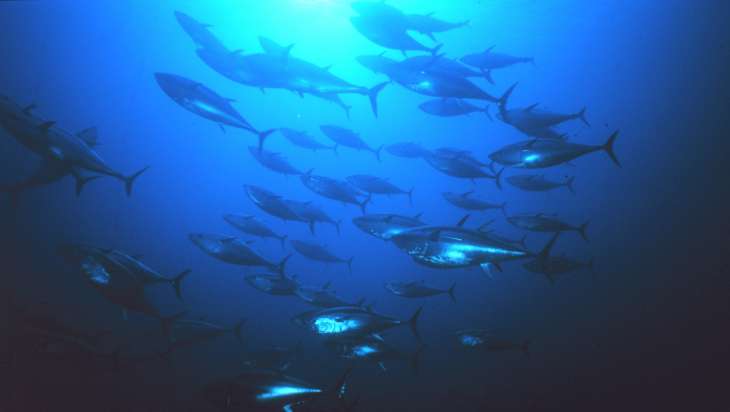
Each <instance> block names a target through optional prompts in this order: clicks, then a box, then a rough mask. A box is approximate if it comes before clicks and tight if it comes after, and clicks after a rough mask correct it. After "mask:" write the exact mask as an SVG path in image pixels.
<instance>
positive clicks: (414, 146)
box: [385, 142, 429, 159]
mask: <svg viewBox="0 0 730 412" xmlns="http://www.w3.org/2000/svg"><path fill="white" fill-rule="evenodd" d="M385 150H386V151H387V152H388V153H390V154H392V155H393V156H398V157H404V158H407V159H418V158H422V157H424V156H426V155H428V153H429V151H428V150H426V149H424V148H423V146H421V145H420V144H418V143H414V142H402V143H393V144H391V145H388V146H386V147H385Z"/></svg>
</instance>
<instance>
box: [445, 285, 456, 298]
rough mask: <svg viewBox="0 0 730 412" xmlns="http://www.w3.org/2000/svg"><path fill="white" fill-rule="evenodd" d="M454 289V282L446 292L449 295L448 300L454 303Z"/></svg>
mask: <svg viewBox="0 0 730 412" xmlns="http://www.w3.org/2000/svg"><path fill="white" fill-rule="evenodd" d="M455 287H456V282H454V283H453V284H452V285H451V287H450V288H449V289H448V290H447V291H446V292H447V293H448V294H449V298H450V299H451V301H452V302H454V303H456V295H454V288H455Z"/></svg>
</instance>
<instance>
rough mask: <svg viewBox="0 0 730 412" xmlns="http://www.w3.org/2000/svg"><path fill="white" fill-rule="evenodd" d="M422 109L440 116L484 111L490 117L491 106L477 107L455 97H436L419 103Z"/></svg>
mask: <svg viewBox="0 0 730 412" xmlns="http://www.w3.org/2000/svg"><path fill="white" fill-rule="evenodd" d="M418 108H420V109H421V110H422V111H424V112H426V113H428V114H431V115H434V116H440V117H454V116H463V115H465V114H470V113H474V112H480V113H484V114H485V115H486V116H487V117H489V118H490V119H491V118H492V117H491V116H490V114H489V106H484V107H477V106H474V105H473V104H471V103H469V102H467V101H464V100H461V99H454V98H444V99H434V100H429V101H427V102H424V103H421V104H420V105H418Z"/></svg>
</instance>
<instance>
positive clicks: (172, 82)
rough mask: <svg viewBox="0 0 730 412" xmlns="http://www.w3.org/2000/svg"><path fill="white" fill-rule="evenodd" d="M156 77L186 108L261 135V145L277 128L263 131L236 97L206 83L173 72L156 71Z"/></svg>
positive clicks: (199, 114) (160, 84)
mask: <svg viewBox="0 0 730 412" xmlns="http://www.w3.org/2000/svg"><path fill="white" fill-rule="evenodd" d="M155 79H156V80H157V84H158V85H159V86H160V88H161V89H162V91H163V92H165V94H166V95H167V96H168V97H170V98H171V99H172V100H173V101H174V102H175V103H177V104H179V105H180V106H182V107H183V108H184V109H185V110H188V111H190V112H192V113H195V114H197V115H198V116H201V117H203V118H206V119H208V120H211V121H213V122H215V123H218V125H220V126H221V128H222V127H223V125H226V126H231V127H236V128H239V129H243V130H246V131H248V132H251V133H253V134H255V135H257V136H258V138H259V148H261V147H262V146H263V144H264V140H265V139H266V137H268V136H269V135H270V134H271V133H273V132H275V131H276V129H269V130H264V131H259V130H258V129H256V128H255V127H253V126H252V125H251V123H249V122H248V121H247V120H246V119H244V118H243V116H241V115H240V114H239V113H238V112H237V111H236V109H234V108H233V106H232V105H231V102H232V101H233V100H232V99H227V98H225V97H221V96H220V95H218V93H216V92H214V91H213V90H211V89H209V88H208V87H206V86H204V85H203V84H201V83H199V82H196V81H193V80H190V79H186V78H185V77H182V76H178V75H176V74H169V73H155Z"/></svg>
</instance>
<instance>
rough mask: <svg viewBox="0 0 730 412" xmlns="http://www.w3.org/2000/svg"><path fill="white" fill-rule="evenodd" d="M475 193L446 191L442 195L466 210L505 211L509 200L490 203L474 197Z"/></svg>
mask: <svg viewBox="0 0 730 412" xmlns="http://www.w3.org/2000/svg"><path fill="white" fill-rule="evenodd" d="M473 193H474V191H471V190H470V191H468V192H464V193H453V192H444V193H442V194H441V195H442V196H443V197H444V199H446V201H447V202H449V203H451V204H452V205H454V206H456V207H458V208H461V209H464V210H479V211H484V210H488V209H501V210H502V213H505V211H504V207H505V206H507V202H503V203H500V204H497V203H489V202H487V201H484V200H481V199H475V198H473V197H472V196H471V195H472V194H473Z"/></svg>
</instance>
